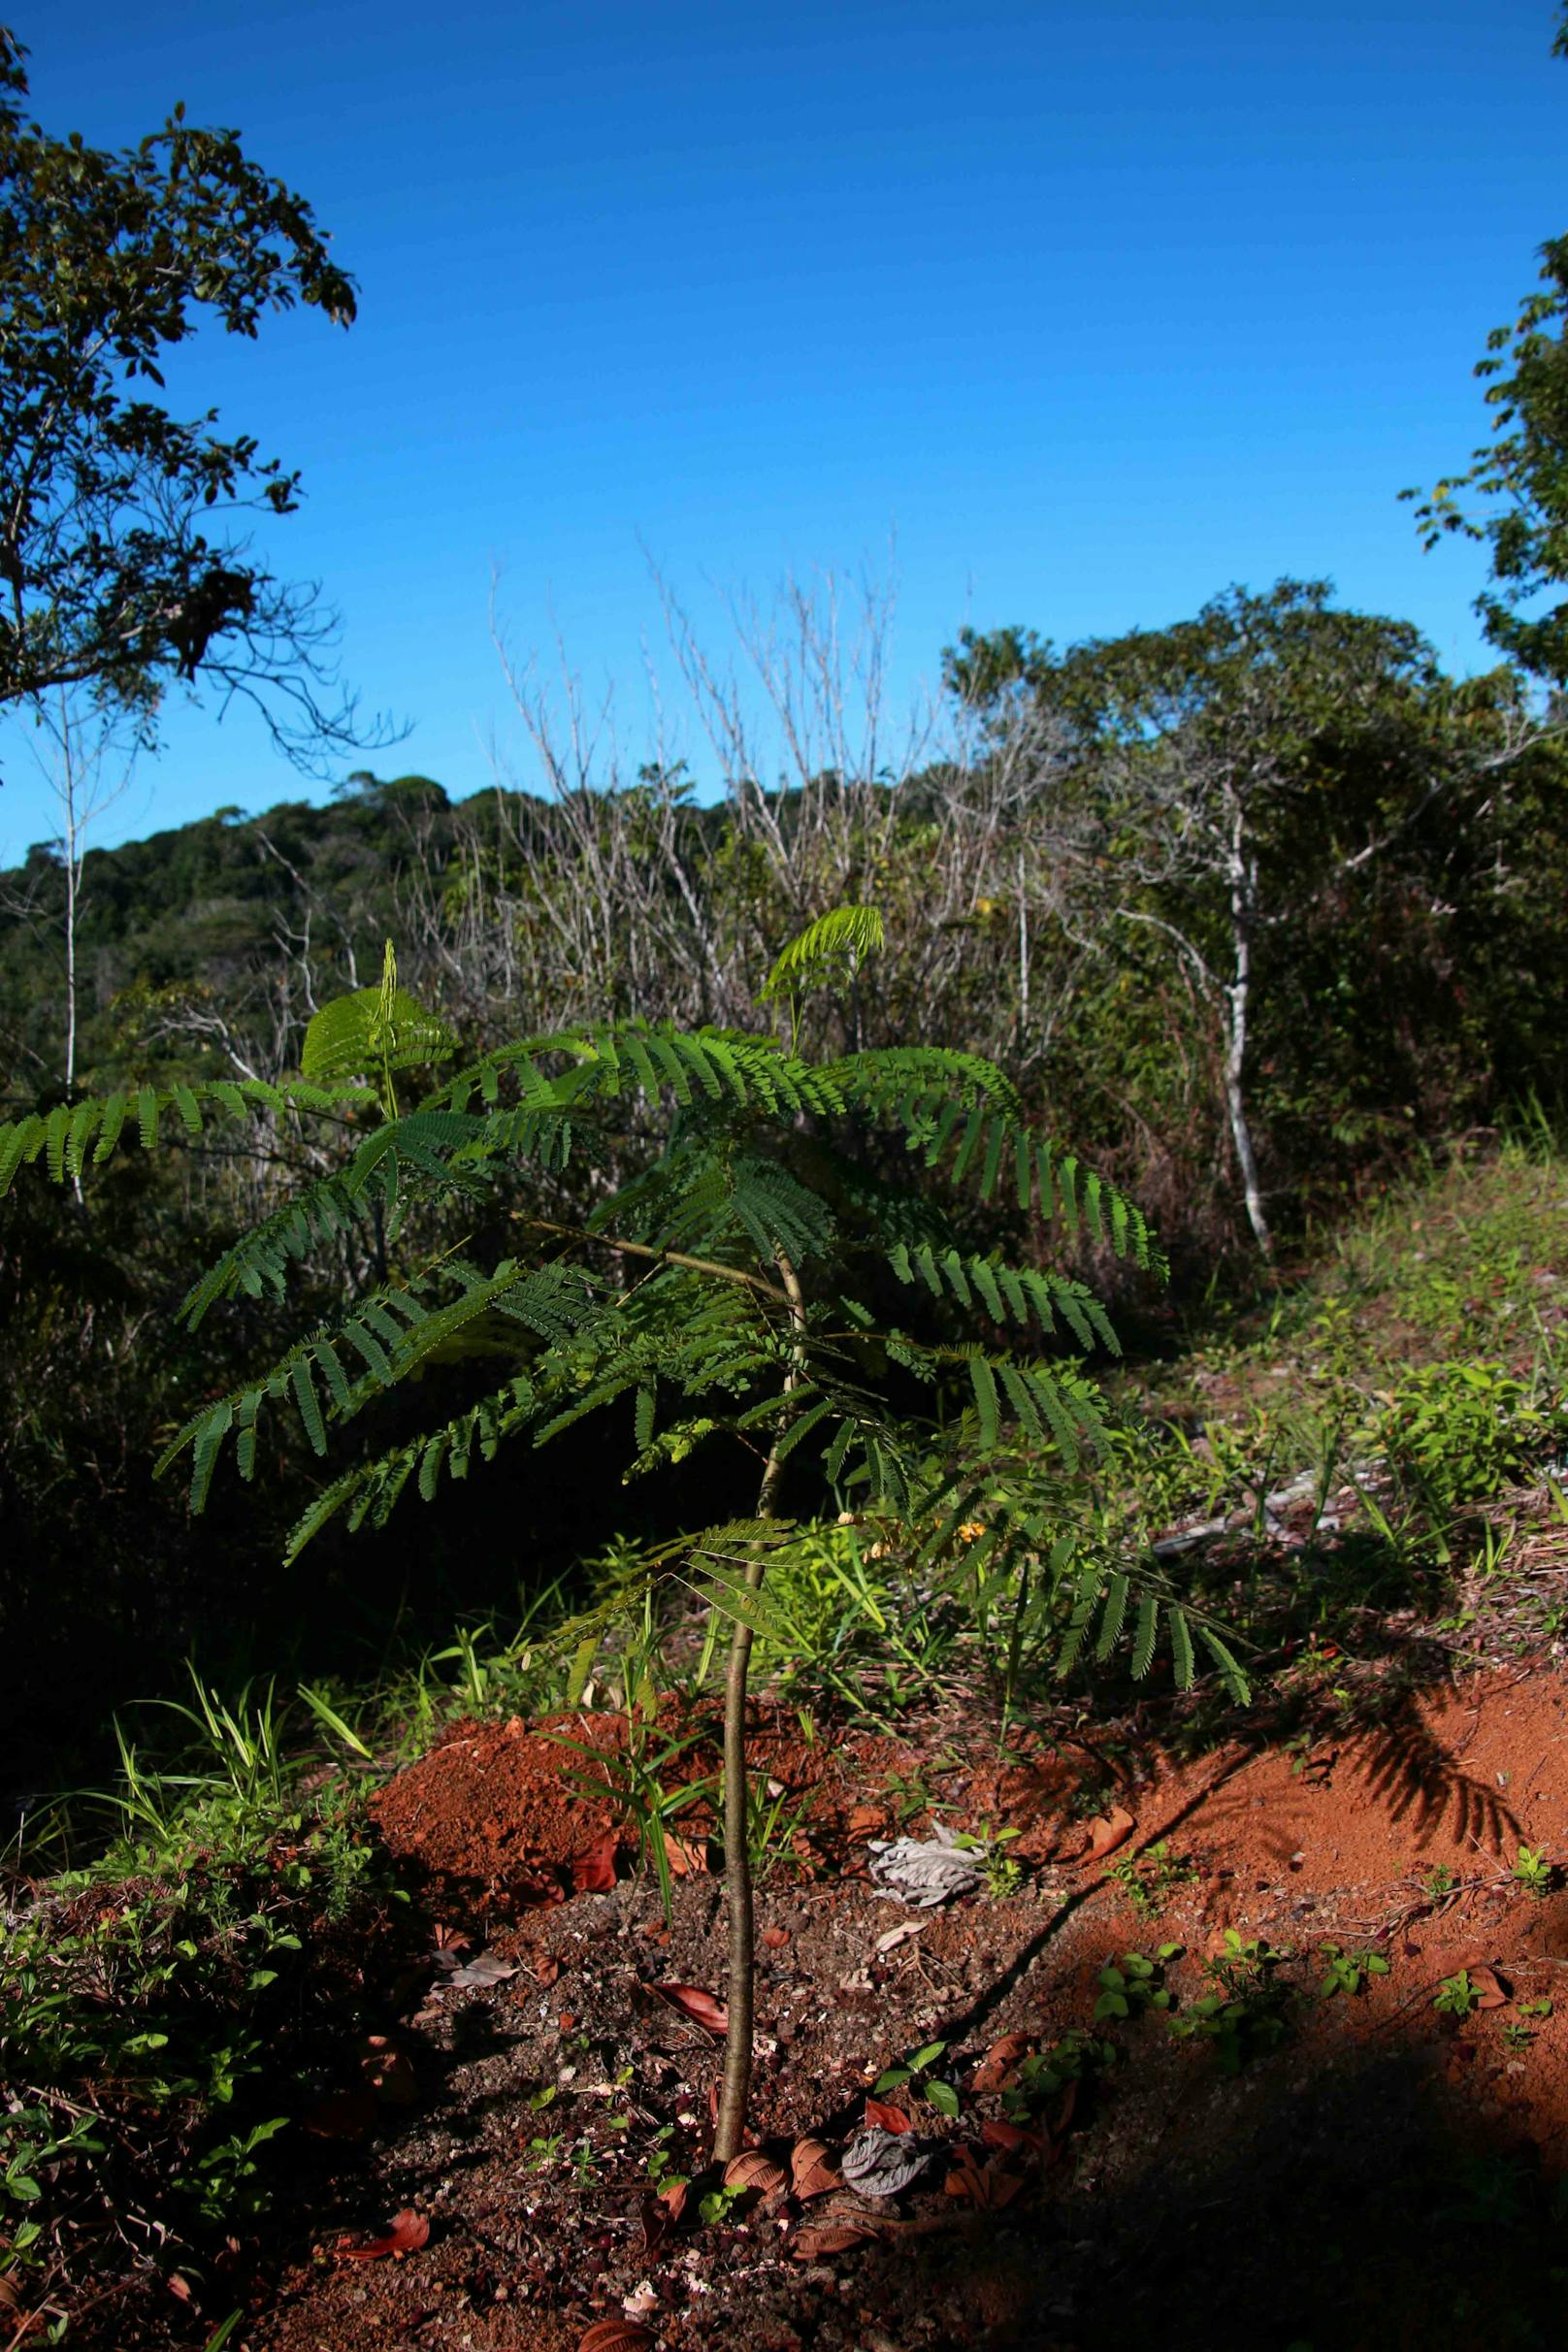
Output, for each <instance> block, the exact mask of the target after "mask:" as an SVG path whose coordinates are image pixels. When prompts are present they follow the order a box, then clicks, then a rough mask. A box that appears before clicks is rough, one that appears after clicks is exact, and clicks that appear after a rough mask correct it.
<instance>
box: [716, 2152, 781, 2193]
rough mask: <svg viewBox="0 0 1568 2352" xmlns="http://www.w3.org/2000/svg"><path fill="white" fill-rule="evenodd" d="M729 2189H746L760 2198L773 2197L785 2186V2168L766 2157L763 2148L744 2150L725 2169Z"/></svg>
mask: <svg viewBox="0 0 1568 2352" xmlns="http://www.w3.org/2000/svg"><path fill="white" fill-rule="evenodd" d="M724 2185H725V2187H726V2188H727V2189H745V2190H747V2191H751V2192H754V2193H755V2194H756V2195H757V2196H759V2197H771V2196H772V2194H773V2191H774V2190H775V2189H781V2188H782V2187H783V2186H784V2167H783V2166H782V2165H781V2164H775V2163H774V2162H773V2159H772V2158H771V2156H765V2155H764V2154H763V2152H762V2150H761V2148H743V2149H742V2150H741V2152H740V2154H739V2155H738V2156H732V2158H731V2159H730V2162H729V2163H728V2164H727V2165H726V2166H725V2168H724Z"/></svg>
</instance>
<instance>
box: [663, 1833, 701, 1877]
mask: <svg viewBox="0 0 1568 2352" xmlns="http://www.w3.org/2000/svg"><path fill="white" fill-rule="evenodd" d="M665 1860H666V1861H667V1862H668V1863H669V1865H670V1869H671V1870H672V1871H673V1872H674V1874H675V1877H676V1878H702V1877H704V1876H705V1875H706V1871H707V1840H706V1839H705V1838H699V1839H691V1838H676V1837H673V1836H671V1834H670V1831H669V1830H668V1829H667V1830H666V1831H665Z"/></svg>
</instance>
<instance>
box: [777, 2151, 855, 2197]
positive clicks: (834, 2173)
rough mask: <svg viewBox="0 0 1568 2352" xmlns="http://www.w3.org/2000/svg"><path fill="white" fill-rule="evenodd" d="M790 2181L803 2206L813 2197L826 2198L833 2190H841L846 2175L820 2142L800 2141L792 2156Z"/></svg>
mask: <svg viewBox="0 0 1568 2352" xmlns="http://www.w3.org/2000/svg"><path fill="white" fill-rule="evenodd" d="M790 2179H791V2182H792V2184H793V2186H794V2189H795V2194H796V2196H797V2197H799V2198H800V2202H801V2204H802V2205H804V2204H806V2203H807V2202H808V2201H809V2200H810V2199H811V2198H813V2197H826V2196H827V2195H828V2193H829V2191H830V2190H832V2189H841V2188H842V2187H843V2185H844V2175H843V2174H842V2172H839V2171H838V2169H837V2167H836V2166H835V2165H834V2164H833V2159H832V2158H831V2157H830V2156H829V2154H828V2151H827V2149H826V2148H825V2147H824V2146H823V2144H822V2141H821V2140H797V2141H796V2143H795V2147H794V2150H793V2151H792V2153H791V2156H790Z"/></svg>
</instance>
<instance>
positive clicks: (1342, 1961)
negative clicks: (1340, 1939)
mask: <svg viewBox="0 0 1568 2352" xmlns="http://www.w3.org/2000/svg"><path fill="white" fill-rule="evenodd" d="M1318 1956H1319V1958H1320V1959H1321V1960H1322V1961H1323V1964H1324V1965H1323V1982H1322V1984H1321V1985H1320V1987H1319V1991H1320V1992H1321V1994H1322V1996H1323V2000H1324V2001H1331V2000H1332V1999H1333V1998H1334V1996H1335V1994H1336V1993H1343V1994H1344V1995H1345V1996H1346V1997H1347V1999H1349V2000H1352V2001H1354V2000H1355V1998H1356V1994H1357V1993H1358V1992H1359V1991H1360V1990H1361V1987H1362V1986H1363V1984H1365V1983H1367V1982H1368V1981H1369V1980H1370V1979H1371V1978H1372V1977H1374V1976H1387V1975H1388V1961H1387V1960H1386V1959H1385V1958H1384V1956H1383V1954H1382V1953H1381V1952H1372V1951H1359V1952H1348V1951H1345V1950H1343V1949H1342V1948H1341V1946H1340V1945H1339V1944H1321V1945H1320V1946H1319V1954H1318Z"/></svg>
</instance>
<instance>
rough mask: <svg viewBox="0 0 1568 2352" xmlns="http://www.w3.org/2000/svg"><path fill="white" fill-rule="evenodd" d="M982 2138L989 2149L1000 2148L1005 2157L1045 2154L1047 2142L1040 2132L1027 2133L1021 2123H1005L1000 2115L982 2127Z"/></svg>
mask: <svg viewBox="0 0 1568 2352" xmlns="http://www.w3.org/2000/svg"><path fill="white" fill-rule="evenodd" d="M980 2137H981V2139H982V2140H984V2141H985V2143H986V2145H987V2147H988V2148H1000V2150H1001V2151H1002V2154H1003V2155H1004V2156H1041V2155H1043V2154H1044V2153H1045V2140H1044V2138H1043V2136H1042V2135H1041V2134H1040V2133H1039V2132H1027V2131H1026V2130H1025V2129H1024V2127H1023V2125H1022V2124H1021V2123H1005V2122H1003V2120H1002V2119H1001V2117H1000V2116H999V2115H996V2116H993V2117H992V2118H991V2120H990V2121H989V2122H987V2123H983V2124H982V2125H981V2126H980Z"/></svg>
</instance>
